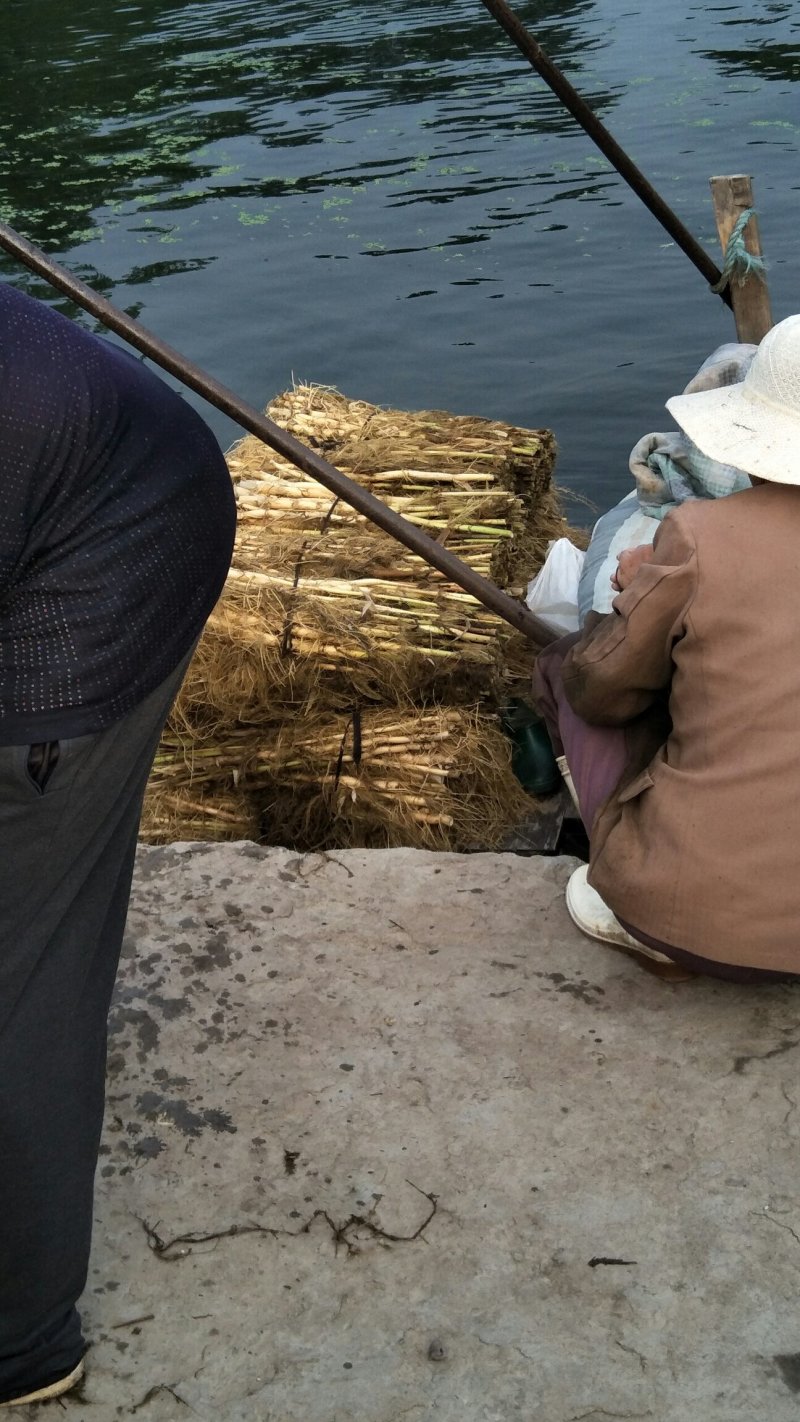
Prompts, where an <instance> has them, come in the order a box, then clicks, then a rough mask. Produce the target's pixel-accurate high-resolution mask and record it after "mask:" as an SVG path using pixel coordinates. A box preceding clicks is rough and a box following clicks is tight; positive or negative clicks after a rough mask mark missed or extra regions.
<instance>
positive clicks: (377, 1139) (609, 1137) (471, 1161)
mask: <svg viewBox="0 0 800 1422" xmlns="http://www.w3.org/2000/svg"><path fill="white" fill-rule="evenodd" d="M573 862H574V861H570V860H566V859H546V858H544V859H525V858H518V857H515V856H513V855H491V854H483V855H475V856H469V857H466V856H458V855H433V854H425V853H419V852H415V851H391V852H361V851H351V852H348V853H342V854H338V855H335V856H326V855H309V856H306V857H298V855H296V854H294V853H289V852H286V851H283V850H262V849H258V848H256V847H255V846H252V845H237V846H226V847H222V848H218V847H213V846H208V845H201V846H198V845H194V846H191V845H190V846H175V847H170V848H167V849H143V850H142V851H141V854H140V858H139V866H138V873H137V880H136V889H135V895H134V899H133V904H132V908H131V914H130V919H129V924H128V936H127V942H126V949H125V957H124V963H123V969H122V974H121V979H120V986H119V994H118V1001H117V1005H116V1008H115V1010H114V1014H113V1020H112V1039H111V1048H110V1059H109V1101H108V1115H107V1128H106V1135H105V1143H104V1146H103V1154H102V1157H101V1162H100V1172H99V1182H98V1187H99V1188H98V1199H97V1227H96V1239H95V1250H94V1256H93V1261H92V1270H91V1277H90V1283H89V1287H88V1289H87V1293H86V1296H85V1301H84V1305H85V1317H86V1322H87V1325H88V1331H89V1334H90V1336H91V1338H92V1339H93V1344H94V1346H93V1348H92V1351H91V1354H90V1371H89V1375H88V1380H87V1383H86V1386H85V1388H84V1390H83V1392H82V1393H81V1394H80V1395H79V1396H75V1397H71V1398H70V1399H69V1400H68V1401H67V1402H66V1404H65V1406H66V1411H67V1412H68V1413H71V1414H72V1415H73V1416H74V1417H75V1418H76V1419H83V1418H85V1419H86V1422H112V1419H113V1422H116V1419H118V1418H129V1417H135V1418H136V1419H137V1422H173V1419H174V1422H192V1419H194V1418H200V1419H205V1422H211V1419H214V1420H215V1422H216V1419H224V1422H401V1419H402V1422H427V1420H428V1419H430V1420H431V1422H434V1419H435V1422H605V1419H609V1418H612V1419H616V1418H625V1419H638V1418H653V1419H657V1422H685V1420H686V1419H691V1418H697V1419H699V1422H753V1419H757V1418H758V1419H760V1418H764V1419H768V1422H796V1419H798V1418H800V1317H798V1307H797V1294H798V1285H799V1284H800V1174H799V1172H798V1149H797V1147H798V1127H799V1124H800V1113H798V1110H797V1101H798V1092H800V1082H798V1076H797V1061H798V1057H797V1055H796V1053H797V1051H798V1048H799V1047H800V996H799V995H798V993H797V991H796V990H794V989H791V988H769V989H749V990H747V989H744V988H739V987H732V986H728V985H724V984H715V983H713V982H711V981H708V980H697V981H694V982H692V983H690V984H687V985H682V986H666V985H664V984H662V983H661V982H659V981H658V980H656V979H654V978H652V977H650V976H648V975H647V974H645V973H644V972H642V971H641V970H640V969H639V968H638V967H637V966H636V965H635V964H634V963H632V962H631V961H629V960H628V959H626V958H624V957H622V956H620V955H618V954H615V953H614V952H611V951H609V950H607V949H604V948H603V947H601V946H598V945H595V944H593V943H591V942H589V941H588V940H585V939H584V938H582V937H581V936H580V934H578V933H577V932H576V931H575V930H574V929H573V928H572V926H571V924H570V922H569V920H568V918H567V915H566V912H565V909H564V906H563V887H564V883H565V880H566V878H567V875H568V873H569V871H570V868H571V867H572V864H573ZM56 1407H57V1404H53V1405H51V1408H50V1411H55V1409H56ZM29 1411H30V1414H31V1415H34V1413H35V1409H29ZM50 1411H48V1414H47V1415H48V1417H49V1415H50ZM41 1413H42V1409H39V1412H38V1413H36V1415H37V1416H38V1415H40V1414H41ZM18 1415H22V1414H21V1413H20V1414H18ZM57 1415H59V1414H57Z"/></svg>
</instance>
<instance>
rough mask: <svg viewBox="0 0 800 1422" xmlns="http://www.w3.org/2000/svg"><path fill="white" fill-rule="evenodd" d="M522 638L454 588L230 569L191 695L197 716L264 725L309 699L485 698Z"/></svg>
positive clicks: (186, 707) (190, 683)
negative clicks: (507, 652) (506, 652)
mask: <svg viewBox="0 0 800 1422" xmlns="http://www.w3.org/2000/svg"><path fill="white" fill-rule="evenodd" d="M512 635H513V633H512V630H511V629H510V628H509V629H508V630H506V629H505V627H502V626H500V627H499V626H498V620H497V618H496V617H494V616H493V615H492V614H491V613H489V612H487V611H486V610H485V609H484V608H482V607H481V606H480V604H478V603H476V602H475V600H474V598H471V597H469V596H468V594H466V593H463V592H461V590H460V589H458V588H453V587H452V586H450V585H449V584H446V583H441V582H440V583H439V584H429V583H423V584H416V583H413V582H390V581H389V580H388V579H386V578H354V579H345V578H321V577H305V576H303V575H300V574H298V573H296V574H295V576H294V577H291V576H286V575H282V574H280V573H279V572H276V571H273V570H271V569H270V570H267V571H263V572H255V571H249V570H245V569H241V568H237V567H233V568H231V570H230V574H229V576H228V583H227V587H226V590H225V595H224V597H223V598H222V600H221V602H220V604H219V606H218V607H217V609H216V610H215V612H214V613H212V615H211V618H210V619H209V622H208V626H207V628H206V632H205V634H204V636H203V639H202V641H201V643H200V646H199V648H198V651H197V654H196V656H195V658H194V661H193V662H192V665H191V667H190V669H189V672H188V675H187V677H186V680H185V682H184V686H183V689H182V691H181V695H180V713H181V714H182V715H183V716H184V718H185V719H188V720H191V718H192V717H195V718H197V719H198V720H199V721H205V722H208V721H212V720H213V721H214V722H215V723H216V724H217V726H218V727H219V728H220V729H221V730H223V731H224V728H225V727H226V726H227V725H230V724H231V722H232V721H236V720H239V721H244V722H251V723H253V722H255V723H258V722H259V721H263V720H264V718H265V716H274V715H275V713H276V711H277V709H278V707H280V706H281V705H283V706H286V707H296V706H297V704H298V702H302V703H305V705H306V706H307V707H310V706H311V705H312V704H314V705H317V704H320V703H321V704H324V705H328V706H341V705H347V704H350V703H351V702H353V701H354V700H356V699H357V700H369V701H378V702H391V701H399V700H403V699H408V698H412V697H413V698H416V699H417V700H418V701H419V700H420V699H422V700H425V699H431V698H433V697H436V698H437V699H439V700H452V701H461V702H463V701H474V700H476V699H478V698H480V697H481V696H486V695H487V694H488V693H489V692H490V691H492V690H494V691H496V692H497V694H499V688H500V685H501V682H502V676H503V647H504V645H505V643H506V641H507V640H509V639H510V637H511V636H512Z"/></svg>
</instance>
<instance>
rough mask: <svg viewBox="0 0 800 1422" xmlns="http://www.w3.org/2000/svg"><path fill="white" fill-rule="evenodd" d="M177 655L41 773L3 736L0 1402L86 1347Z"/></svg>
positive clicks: (51, 1374)
mask: <svg viewBox="0 0 800 1422" xmlns="http://www.w3.org/2000/svg"><path fill="white" fill-rule="evenodd" d="M188 660H189V658H188V657H187V658H185V659H184V661H183V662H182V664H181V666H180V667H178V668H177V669H176V670H175V671H174V672H173V673H172V675H171V676H170V677H168V678H167V680H166V681H165V682H164V683H163V684H162V685H161V686H160V687H158V688H157V690H156V691H154V692H153V693H151V695H150V696H149V697H148V698H147V700H146V701H143V702H142V703H141V705H140V706H138V707H137V708H136V709H135V710H134V711H132V712H131V713H130V714H129V715H128V716H126V717H125V718H124V719H123V720H121V721H118V722H117V723H116V724H115V725H113V726H111V727H110V728H109V729H108V730H106V731H103V732H101V733H100V734H99V735H95V736H80V737H78V738H77V739H75V740H65V741H61V742H59V743H58V750H57V760H56V761H55V764H54V766H53V768H52V771H51V772H50V773H49V777H48V774H47V769H46V768H45V773H44V774H42V771H41V767H40V768H39V771H38V779H37V752H36V750H34V753H33V754H31V749H30V747H29V746H11V747H0V1150H2V1164H1V1165H0V1401H2V1400H4V1399H8V1398H10V1397H13V1396H15V1395H19V1394H21V1393H24V1392H25V1391H27V1390H28V1389H29V1388H32V1387H34V1386H40V1385H42V1383H43V1382H47V1381H50V1380H51V1379H55V1378H58V1377H60V1376H62V1375H63V1374H64V1373H65V1372H68V1371H69V1370H70V1369H71V1368H72V1367H74V1366H75V1364H76V1363H77V1361H78V1360H79V1358H80V1357H81V1355H82V1353H83V1351H84V1343H83V1338H82V1335H81V1325H80V1318H79V1316H78V1312H77V1309H76V1302H77V1300H78V1298H79V1297H80V1294H81V1293H82V1292H83V1288H84V1285H85V1282H86V1274H87V1268H88V1260H89V1246H90V1241H91V1225H92V1197H93V1187H94V1172H95V1166H96V1163H97V1153H98V1147H99V1143H100V1131H101V1126H102V1119H103V1104H104V1077H105V1060H106V1019H107V1015H108V1008H109V1002H110V999H111V992H112V989H113V986H114V978H115V975H116V971H117V965H118V961H119V953H120V947H121V944H122V935H123V930H124V927H125V917H126V914H127V909H128V899H129V896H130V887H131V877H132V874H133V861H134V854H135V851H136V836H137V831H138V828H139V818H140V815H141V807H142V799H143V796H144V790H145V785H146V782H147V777H148V774H149V771H150V767H151V764H152V761H153V757H154V755H155V752H156V748H157V745H158V740H159V736H160V733H161V729H162V726H163V723H164V721H165V719H166V716H167V714H168V712H169V708H170V706H171V704H172V701H173V699H174V697H175V694H176V692H177V690H178V688H179V686H180V683H181V680H182V678H183V674H184V671H185V669H186V665H187V663H188ZM46 759H49V760H50V761H52V760H53V759H54V755H53V751H52V748H50V749H49V751H48V756H47V758H46ZM38 760H39V762H41V751H39V754H38Z"/></svg>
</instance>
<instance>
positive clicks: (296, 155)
mask: <svg viewBox="0 0 800 1422" xmlns="http://www.w3.org/2000/svg"><path fill="white" fill-rule="evenodd" d="M518 12H519V14H520V15H521V17H522V18H523V20H524V21H525V23H526V24H528V26H529V27H530V28H531V30H532V31H533V32H534V33H535V34H536V35H537V36H538V38H539V39H540V41H541V42H542V43H543V44H544V45H545V47H546V48H547V49H548V51H549V52H550V54H551V55H552V57H553V58H554V59H555V60H556V62H557V63H559V64H560V65H561V66H562V67H563V68H564V70H565V71H566V73H567V74H568V76H569V77H570V78H571V79H572V82H573V83H574V84H575V85H576V87H578V89H579V90H580V91H581V92H582V93H583V94H584V96H585V97H586V98H587V99H588V100H589V101H590V102H591V103H592V104H593V106H594V107H595V108H596V109H597V111H598V112H599V113H600V115H601V116H602V117H603V119H604V121H605V122H606V124H607V125H608V127H609V128H610V129H611V131H612V132H613V133H614V135H615V136H616V137H617V139H618V140H619V141H620V142H621V143H622V145H623V147H626V148H627V149H628V151H629V152H630V154H631V156H632V157H633V158H634V159H635V160H636V161H637V162H638V163H639V165H640V166H641V167H642V168H643V169H644V171H645V172H646V174H647V175H648V176H649V178H650V179H651V181H652V182H653V183H654V184H655V186H656V187H657V188H658V189H659V191H660V192H661V193H662V194H663V196H664V197H665V198H666V199H667V201H668V202H670V203H671V205H672V206H673V207H674V208H675V210H676V211H677V212H678V214H679V215H680V217H681V218H682V220H683V221H684V222H685V223H686V225H687V226H688V227H689V228H690V230H691V231H693V232H694V234H695V235H696V236H697V237H698V238H699V239H700V240H701V241H703V242H705V243H706V244H707V245H708V247H709V250H711V251H712V253H713V255H714V257H715V259H718V256H719V254H718V249H717V244H716V235H715V228H714V222H713V215H712V212H711V205H710V198H709V193H708V178H709V176H710V175H711V174H714V173H735V172H749V173H752V174H753V175H754V177H755V183H756V201H757V206H758V209H759V214H760V224H761V232H762V241H763V243H764V246H765V250H766V253H767V256H768V259H769V264H770V276H769V279H770V288H771V293H772V300H773V309H774V313H775V316H776V319H779V318H780V317H782V316H785V315H788V314H789V313H790V312H792V311H795V310H798V309H800V289H798V279H797V270H796V265H795V249H796V228H797V219H798V189H799V188H800V177H799V176H798V175H799V174H800V165H798V147H799V146H800V144H799V138H800V105H798V99H799V98H800V94H798V84H799V81H800V22H799V21H798V18H797V11H796V7H794V6H793V5H792V4H791V3H789V0H787V3H782V0H747V3H735V2H734V0H725V3H718V4H711V5H706V4H704V3H700V0H673V3H672V4H671V5H666V6H665V5H659V4H656V3H655V0H633V3H630V4H629V5H628V6H627V7H626V8H624V9H623V8H621V7H620V5H619V0H562V3H558V4H557V3H554V0H550V3H547V2H546V0H520V3H519V4H518ZM0 81H1V82H0V140H2V148H1V149H0V154H1V155H2V156H0V213H1V214H2V216H3V217H5V219H6V220H8V221H10V222H11V223H12V225H14V226H16V227H17V229H18V230H20V231H22V232H23V233H25V234H26V235H27V236H29V237H30V238H31V239H32V240H33V241H35V242H37V243H39V244H40V245H42V246H44V247H45V248H46V249H47V250H48V251H50V252H52V253H53V254H54V255H56V256H57V257H59V258H60V259H62V260H63V261H64V262H65V263H66V265H67V266H69V267H70V268H71V269H72V270H74V271H76V272H77V273H78V274H79V275H80V276H82V277H83V278H84V279H85V280H86V281H88V282H89V283H90V284H92V285H93V286H95V287H97V288H98V289H99V290H100V291H102V292H103V293H104V294H105V295H108V296H110V297H111V299H112V300H114V301H115V302H117V303H118V304H119V305H121V306H123V307H124V308H125V309H126V310H127V311H129V312H131V313H132V314H134V315H137V316H140V317H141V319H142V320H143V322H144V323H145V324H146V325H147V326H149V327H150V328H151V329H152V330H153V331H155V332H157V333H158V334H159V335H160V336H162V337H163V338H164V339H165V340H167V341H168V342H170V343H171V344H172V345H174V346H177V347H178V348H179V349H181V350H183V351H184V352H185V353H186V354H187V355H188V356H190V357H191V358H192V359H193V360H195V361H197V362H199V363H200V364H201V365H203V366H205V367H206V368H207V369H208V370H209V371H211V372H212V373H213V374H215V375H216V376H217V377H218V378H219V379H221V380H222V381H224V382H225V383H226V384H228V385H230V386H232V387H233V388H234V389H235V390H237V391H238V392H239V393H240V394H241V395H242V396H243V397H244V398H246V399H247V400H249V401H250V402H252V403H253V404H256V405H259V406H263V405H264V404H265V403H266V402H267V401H268V400H269V398H270V397H271V396H272V395H273V394H274V393H276V392H277V391H279V390H281V389H283V388H284V387H285V386H286V385H287V384H289V383H290V382H291V380H292V378H293V377H295V378H297V379H304V380H311V381H317V382H321V383H325V384H332V385H336V386H338V387H339V388H340V389H342V390H344V391H345V392H346V393H348V394H350V395H354V396H358V397H361V398H365V399H368V400H374V401H376V402H380V403H391V404H397V405H401V406H405V407H408V408H420V407H431V406H434V407H439V408H445V409H450V410H454V411H463V412H470V413H480V414H484V415H488V416H492V417H495V418H500V419H507V420H511V421H515V422H518V423H521V424H525V425H537V424H543V425H549V426H551V427H552V428H553V429H554V430H555V432H556V435H557V438H558V440H559V444H560V449H561V453H560V460H559V469H558V477H559V482H560V483H561V484H562V485H564V486H565V487H566V488H568V489H569V490H570V491H572V493H573V494H574V495H575V496H576V497H586V498H589V499H590V500H591V501H592V502H593V503H594V504H595V505H600V506H601V505H603V504H605V503H608V502H609V501H610V500H611V499H613V498H616V497H619V496H620V494H621V493H623V492H625V491H627V488H628V486H629V481H628V475H627V455H628V452H629V450H630V447H631V446H632V444H633V443H634V441H635V440H636V439H637V438H638V436H639V435H640V434H643V433H645V432H646V431H648V430H651V429H660V428H663V427H664V425H665V423H666V424H669V419H668V417H667V416H666V414H665V412H664V411H663V402H664V400H665V399H666V398H667V397H668V396H669V395H671V394H673V393H675V392H676V391H677V390H678V389H680V388H681V387H682V385H683V384H684V383H685V381H686V380H687V379H688V377H689V376H690V375H691V374H692V373H693V371H694V369H695V367H696V366H697V365H698V364H699V363H700V361H701V360H702V358H703V357H704V356H705V355H706V354H707V353H708V351H709V350H711V349H712V348H713V346H714V345H715V344H717V343H719V342H720V341H722V340H727V339H731V338H732V335H733V327H732V318H731V317H730V314H729V312H728V311H727V310H726V308H725V307H724V306H723V304H722V303H721V301H720V300H719V298H717V297H714V296H712V295H711V294H709V293H708V291H707V288H706V286H705V283H704V280H703V278H702V277H701V276H700V275H699V273H697V272H696V271H695V269H694V268H693V266H692V265H691V264H690V263H689V261H688V259H687V258H686V257H685V256H684V255H683V254H682V253H681V252H680V251H679V250H678V249H677V248H675V247H674V246H673V245H672V244H671V243H670V242H669V239H668V238H667V236H666V234H665V233H664V232H663V230H662V229H661V228H660V227H659V226H658V224H657V223H656V222H655V220H654V219H653V218H652V217H651V216H650V215H649V214H648V213H647V212H646V211H645V209H644V208H643V207H642V206H641V204H640V203H639V201H638V199H637V198H635V197H634V195H633V194H632V193H631V192H630V191H629V190H628V189H627V187H626V186H625V185H624V184H623V182H622V180H621V179H620V178H618V177H617V175H616V174H615V173H614V172H613V171H612V170H610V168H609V166H608V164H607V163H606V161H605V160H604V159H603V158H602V157H601V156H600V155H599V153H597V151H596V150H595V149H594V148H593V146H592V144H591V142H590V140H589V139H588V138H587V137H585V135H583V134H582V133H581V131H580V130H579V129H578V128H577V127H576V125H575V124H574V122H573V120H572V119H571V118H570V117H569V116H568V115H567V114H566V113H565V112H564V111H563V110H562V109H561V108H560V106H559V104H558V102H557V100H556V99H554V98H553V96H552V95H551V94H550V93H549V91H548V90H547V89H546V88H545V86H544V85H543V84H542V82H541V81H540V80H538V79H537V78H536V76H535V75H534V74H533V72H532V71H531V70H530V69H529V67H528V66H527V65H526V64H525V62H524V61H523V60H522V58H521V57H520V56H519V55H518V54H517V52H516V51H515V50H514V49H513V48H512V47H511V45H510V43H509V41H508V40H507V39H506V38H505V36H504V35H503V34H502V33H501V32H500V31H499V30H498V28H497V26H496V25H495V23H494V21H493V20H492V19H491V18H490V17H489V15H488V14H487V12H486V11H485V10H484V9H483V7H482V5H481V4H480V3H479V0H350V2H349V3H339V4H331V3H326V0H270V2H269V3H260V4H259V3H254V0H224V3H218V2H217V0H196V3H188V2H187V0H140V3H126V4H122V3H116V0H82V3H81V4H80V5H79V6H76V5H75V4H74V0H37V3H36V5H35V6H34V7H32V6H31V5H30V4H29V3H28V0H5V4H4V49H3V53H2V55H0ZM0 272H2V275H4V276H6V277H10V278H11V279H12V280H14V281H17V282H19V284H20V285H22V286H24V287H25V288H26V289H28V290H31V291H34V292H36V293H37V294H38V293H43V294H47V295H48V299H50V300H53V301H55V303H56V304H57V305H59V306H60V307H61V308H62V309H66V310H70V308H69V306H68V304H66V303H64V302H62V301H61V299H60V298H58V297H55V296H53V295H51V294H49V293H47V291H46V288H44V287H43V285H42V283H40V282H38V281H36V280H35V279H33V278H31V277H28V276H27V275H26V274H21V273H20V271H19V268H18V267H16V266H15V265H14V264H13V263H12V262H10V261H8V260H6V259H2V261H0ZM82 319H88V318H82ZM191 398H192V399H193V401H194V397H191ZM196 403H197V404H198V407H199V408H202V409H203V412H204V413H205V415H206V417H207V418H208V419H209V422H210V423H211V424H212V426H213V427H214V429H215V430H216V432H217V434H218V436H219V438H220V440H221V442H222V443H223V445H227V444H229V443H230V442H231V441H232V440H233V439H234V438H235V437H236V434H237V430H236V428H235V426H233V425H232V424H231V423H230V422H229V421H227V420H226V419H225V417H223V416H221V415H218V414H216V413H215V412H213V411H209V409H208V407H207V406H204V405H203V404H202V402H200V401H199V400H198V401H197V402H196ZM572 502H573V501H572V500H571V503H572Z"/></svg>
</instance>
